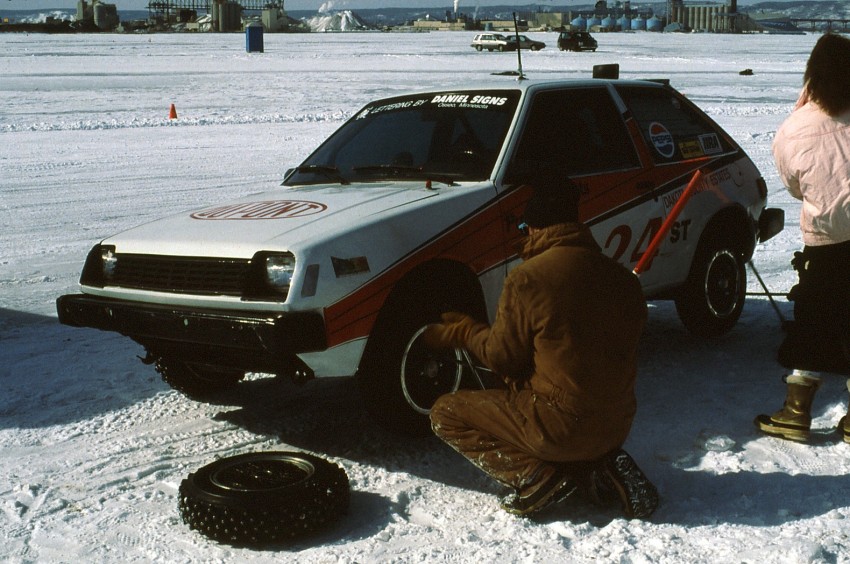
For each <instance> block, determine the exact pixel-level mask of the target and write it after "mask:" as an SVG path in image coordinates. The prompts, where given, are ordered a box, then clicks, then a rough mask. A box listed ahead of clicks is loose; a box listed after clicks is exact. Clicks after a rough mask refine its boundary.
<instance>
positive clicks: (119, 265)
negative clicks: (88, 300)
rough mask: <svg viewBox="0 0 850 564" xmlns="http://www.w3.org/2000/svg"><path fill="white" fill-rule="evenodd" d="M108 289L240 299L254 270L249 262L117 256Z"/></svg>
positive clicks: (197, 258)
mask: <svg viewBox="0 0 850 564" xmlns="http://www.w3.org/2000/svg"><path fill="white" fill-rule="evenodd" d="M116 258H117V261H116V263H115V271H114V273H113V275H112V276H111V277H110V279H109V281H108V282H107V285H109V286H120V287H122V288H137V289H140V290H153V291H157V292H172V293H177V294H201V295H214V296H241V295H242V294H243V292H244V291H245V288H246V284H247V280H248V276H249V273H250V269H251V261H250V260H248V259H230V258H207V257H164V256H156V255H122V254H119V255H117V256H116Z"/></svg>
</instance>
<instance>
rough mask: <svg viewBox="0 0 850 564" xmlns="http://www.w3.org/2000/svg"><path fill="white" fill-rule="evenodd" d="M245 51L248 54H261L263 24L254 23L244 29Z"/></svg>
mask: <svg viewBox="0 0 850 564" xmlns="http://www.w3.org/2000/svg"><path fill="white" fill-rule="evenodd" d="M245 50H246V51H248V52H249V53H262V52H263V24H261V23H257V22H254V23H252V24H249V25H248V26H247V27H246V28H245Z"/></svg>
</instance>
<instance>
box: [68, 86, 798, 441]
mask: <svg viewBox="0 0 850 564" xmlns="http://www.w3.org/2000/svg"><path fill="white" fill-rule="evenodd" d="M494 80H498V79H494ZM547 166H560V167H566V170H567V171H568V175H569V176H570V177H571V178H572V179H573V180H574V181H575V182H576V183H577V184H578V185H579V186H581V188H582V194H583V195H582V199H581V204H580V205H581V219H582V220H583V221H584V222H586V223H587V224H588V225H589V226H590V227H591V229H592V232H593V234H594V236H595V237H596V238H597V241H598V242H599V244H600V245H601V246H602V247H603V249H604V251H605V252H606V253H607V254H609V255H610V256H612V257H614V258H616V259H617V260H618V261H620V262H621V263H623V264H624V265H626V266H627V267H629V268H634V267H635V265H637V264H638V261H640V259H641V257H642V256H643V255H644V253H645V251H646V250H647V247H648V245H649V244H650V241H652V240H653V238H654V237H655V236H656V234H658V233H659V232H661V233H662V235H661V236H659V237H658V240H659V241H662V242H661V244H660V246H659V247H658V248H657V253H656V254H654V255H653V256H652V257H651V258H652V260H651V262H649V263H648V267H647V268H646V269H645V270H644V271H643V272H642V274H641V275H640V281H641V283H642V286H643V289H644V292H645V295H646V297H647V298H648V299H673V300H675V302H676V306H677V311H678V312H679V314H680V318H681V319H682V321H683V322H684V324H685V325H686V326H687V327H688V328H689V329H690V330H692V331H693V332H695V333H698V334H701V335H718V334H722V333H723V332H725V331H728V330H729V329H730V328H731V327H732V326H733V325H734V324H735V322H736V321H737V319H738V317H739V315H740V313H741V308H742V307H743V304H744V299H745V288H746V270H745V268H744V265H745V262H746V261H747V260H749V259H750V257H751V256H752V253H753V250H754V247H755V245H756V243H757V242H758V241H759V240H765V239H766V238H769V237H771V236H772V235H774V234H775V233H776V232H778V231H779V230H781V228H782V227H781V226H782V214H781V211H780V210H766V209H765V204H766V197H767V188H766V186H765V182H764V180H763V179H762V177H761V175H760V173H759V171H758V170H757V169H756V167H755V166H754V164H753V163H752V162H751V160H750V159H749V158H748V157H747V155H746V154H744V152H743V151H742V150H741V148H740V147H739V146H738V145H737V144H736V143H735V141H734V140H732V139H731V138H730V137H729V136H728V135H727V134H726V133H724V131H723V130H722V129H721V128H720V127H718V126H717V125H716V124H715V123H714V122H713V121H712V120H711V119H709V118H708V117H707V116H706V115H705V114H704V113H703V112H702V111H700V110H699V109H698V108H697V107H696V106H695V105H694V104H692V103H691V102H689V101H688V100H687V99H686V98H685V97H684V96H682V95H681V94H680V93H678V92H677V91H676V90H675V89H673V88H671V87H670V86H669V85H668V84H666V82H665V81H651V80H647V81H640V80H632V81H624V80H609V79H583V80H561V81H534V80H509V81H508V80H505V81H503V82H493V83H488V84H485V85H482V86H477V87H469V88H466V87H465V88H462V89H458V90H452V91H440V92H424V93H411V94H409V95H404V96H397V97H394V98H391V99H386V100H379V101H376V102H373V103H371V104H368V105H367V106H366V107H364V108H363V109H361V110H360V111H359V112H357V113H356V114H355V115H354V116H353V117H352V118H351V119H350V120H348V121H347V122H346V123H345V124H344V125H343V126H342V127H340V128H339V130H338V131H336V132H335V133H334V134H333V135H332V136H331V137H330V138H328V139H327V140H326V141H325V142H324V143H323V144H322V145H321V146H320V147H319V148H318V149H316V151H315V152H314V153H313V154H312V155H310V156H309V158H307V159H306V160H305V161H304V162H303V163H302V164H301V165H300V166H298V167H297V168H295V169H292V170H291V171H289V172H288V173H287V175H286V177H285V180H284V182H283V185H282V186H281V187H277V186H273V187H269V188H268V189H266V190H265V191H263V192H260V193H258V194H256V195H253V196H250V197H246V198H243V199H241V200H237V201H233V202H228V203H224V204H220V205H213V206H210V207H205V208H202V209H197V210H192V211H188V212H186V213H182V214H178V215H175V216H172V217H168V218H165V219H162V220H159V221H156V222H153V223H150V224H147V225H143V226H140V227H137V228H135V229H131V230H129V231H127V232H124V233H121V234H118V235H115V236H113V237H110V238H108V239H106V240H104V241H102V242H101V243H99V244H97V245H96V246H95V247H94V248H93V249H92V251H91V253H90V254H89V256H88V258H87V260H86V263H85V267H84V269H83V272H82V276H81V280H80V283H81V287H82V293H81V294H74V295H66V296H61V297H60V298H59V299H58V301H57V308H58V312H59V319H60V321H61V322H62V323H65V324H68V325H72V326H80V327H95V328H99V329H103V330H108V331H117V332H119V333H121V334H124V335H127V336H128V337H130V338H132V339H133V340H135V341H137V342H138V343H140V344H141V345H142V346H143V347H144V348H145V349H146V351H147V358H146V359H145V361H146V362H148V363H152V364H155V366H156V368H157V370H158V371H159V372H160V374H161V375H162V377H163V379H164V380H165V381H166V382H168V383H169V384H170V385H171V386H173V387H174V388H176V389H179V390H181V391H183V392H185V393H187V394H188V395H190V396H194V397H200V398H202V397H203V396H205V395H207V394H209V393H211V392H214V391H215V392H217V393H220V392H221V390H222V389H224V388H227V387H229V386H233V385H236V383H237V382H238V381H239V380H240V379H242V378H243V376H244V375H245V373H246V372H258V373H273V374H280V375H283V374H286V375H289V376H291V377H294V378H296V379H297V380H305V379H309V378H312V377H314V376H336V375H352V374H355V375H356V379H357V382H358V384H359V386H360V389H361V390H362V392H363V395H364V398H365V399H366V401H367V404H368V406H369V407H370V410H371V411H372V412H373V413H374V414H375V415H376V417H377V418H378V419H379V420H380V421H382V422H383V423H385V424H386V425H388V426H391V427H392V428H394V429H398V430H408V431H416V430H423V429H425V428H427V417H426V416H425V414H426V413H427V410H428V408H429V406H430V404H431V402H433V400H434V399H435V398H436V397H437V396H438V395H440V394H441V393H444V392H447V391H449V390H450V389H452V388H453V387H455V386H457V378H456V374H457V371H458V370H459V367H458V366H457V363H453V361H451V360H449V361H448V363H436V364H435V361H434V359H428V358H423V360H422V363H423V365H422V366H421V367H413V368H411V367H408V369H407V370H403V371H402V370H401V365H402V357H403V356H404V354H405V350H406V347H407V346H408V343H410V341H411V339H412V337H413V336H414V335H415V334H416V333H417V331H418V330H419V329H420V328H422V327H423V326H424V325H425V324H427V323H429V322H433V321H435V320H436V319H438V318H439V315H440V313H441V312H444V311H448V310H460V311H465V312H468V313H469V314H471V315H473V316H475V317H477V318H479V319H482V320H487V319H490V318H492V315H493V314H494V312H495V306H496V303H497V300H498V297H499V294H500V291H501V288H502V283H503V280H504V278H505V276H506V274H507V273H508V271H509V270H510V269H511V268H512V267H513V266H514V265H516V264H517V262H518V260H519V259H518V257H517V252H516V248H517V244H518V242H519V240H520V238H521V234H520V232H519V231H518V229H517V224H518V222H519V218H520V215H521V213H522V210H523V208H524V204H525V202H526V201H527V200H528V198H529V196H530V191H529V190H530V189H529V188H528V187H527V186H525V185H524V182H523V179H524V177H525V176H526V174H527V173H528V171H529V170H534V169H536V168H538V167H547ZM696 171H700V174H701V179H700V180H699V186H698V189H697V190H696V191H695V192H694V195H693V197H692V198H690V200H689V201H688V203H687V205H685V206H684V208H682V210H681V213H679V214H678V215H677V216H676V217H675V221H672V218H671V222H665V220H666V219H667V218H668V216H669V215H670V211H671V208H672V207H673V206H674V204H675V203H676V202H677V201H678V200H679V197H680V195H681V194H682V192H683V191H684V189H685V186H686V185H687V184H688V183H689V181H690V180H691V179H692V177H693V176H694V175H695V172H696ZM667 223H669V225H670V229H669V230H664V231H661V227H662V224H665V225H667ZM662 237H663V239H662ZM408 360H410V359H408Z"/></svg>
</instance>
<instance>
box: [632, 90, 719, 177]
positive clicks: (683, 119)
mask: <svg viewBox="0 0 850 564" xmlns="http://www.w3.org/2000/svg"><path fill="white" fill-rule="evenodd" d="M616 89H617V92H618V93H619V94H620V96H622V98H623V101H624V102H625V103H626V105H627V106H628V107H629V109H630V110H631V113H632V116H634V118H635V121H637V123H638V127H639V128H640V132H641V134H642V135H643V138H644V139H645V140H646V143H647V145H648V146H649V150H650V152H651V153H652V156H653V158H654V159H655V162H656V163H667V162H675V161H681V160H688V159H694V158H700V157H705V156H709V155H714V154H720V153H724V152H726V151H729V150H730V149H731V147H729V144H728V143H727V142H726V139H725V138H724V137H723V136H722V135H720V134H719V133H718V130H717V129H716V128H715V126H714V124H713V123H712V122H711V121H710V120H708V119H706V118H705V117H704V116H702V115H700V113H699V112H698V111H697V110H696V109H695V108H693V107H692V106H691V105H690V103H688V102H687V101H686V100H684V99H683V98H681V97H680V96H678V95H677V93H676V92H674V91H671V90H669V89H666V88H645V87H639V86H623V85H618V86H616Z"/></svg>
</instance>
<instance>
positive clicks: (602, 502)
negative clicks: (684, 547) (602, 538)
mask: <svg viewBox="0 0 850 564" xmlns="http://www.w3.org/2000/svg"><path fill="white" fill-rule="evenodd" d="M581 489H582V493H583V494H584V496H585V497H587V498H588V499H589V500H590V501H592V502H593V503H595V504H596V505H599V506H601V507H605V506H608V505H613V504H615V503H618V502H619V505H620V507H621V508H622V510H623V513H625V515H626V517H628V518H629V519H634V518H637V519H645V518H647V517H649V516H650V515H652V513H653V512H654V511H655V509H656V508H657V507H658V490H657V489H656V488H655V486H654V485H653V484H652V482H650V481H649V478H647V477H646V475H645V474H644V473H643V472H642V471H641V469H640V468H639V467H638V465H637V463H636V462H635V461H634V459H632V457H631V456H629V454H628V453H627V452H626V451H624V450H623V449H618V450H615V451H612V452H610V453H608V454H606V455H605V456H603V457H602V458H601V459H599V460H598V461H597V462H596V463H594V464H593V468H592V469H591V470H590V472H589V473H588V474H587V476H586V478H585V479H584V480H582V482H581Z"/></svg>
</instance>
